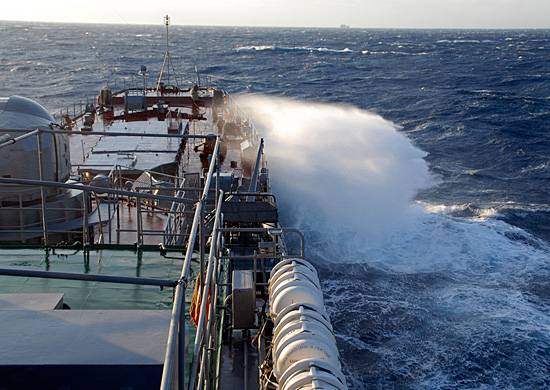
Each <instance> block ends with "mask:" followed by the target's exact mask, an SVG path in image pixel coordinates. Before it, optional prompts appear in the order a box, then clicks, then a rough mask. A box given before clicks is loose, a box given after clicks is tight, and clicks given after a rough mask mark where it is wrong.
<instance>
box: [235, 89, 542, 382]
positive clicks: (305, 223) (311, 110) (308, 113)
mask: <svg viewBox="0 0 550 390" xmlns="http://www.w3.org/2000/svg"><path fill="white" fill-rule="evenodd" d="M241 103H242V104H243V105H244V106H245V107H246V108H247V109H248V110H249V112H252V114H253V116H254V117H255V120H256V122H257V123H258V124H259V125H260V127H261V130H263V132H264V133H265V134H266V135H267V138H268V139H269V142H268V143H267V145H266V149H267V151H266V153H267V156H269V166H270V168H271V170H272V171H273V175H272V178H273V186H274V187H275V192H276V193H277V194H279V196H280V197H281V196H282V198H283V199H282V202H283V203H284V205H283V207H282V208H281V209H282V210H291V211H290V212H288V214H287V215H283V219H285V220H286V222H287V223H292V224H295V225H298V226H299V227H301V228H302V229H303V230H304V231H305V232H306V239H307V250H308V257H309V258H310V259H312V260H314V261H315V262H316V264H317V265H318V267H319V269H320V272H321V277H322V280H323V289H324V292H325V297H326V303H327V305H328V308H329V311H330V313H331V317H332V321H333V324H334V328H335V331H336V333H337V339H338V343H339V348H340V350H341V351H342V357H343V359H344V367H345V370H346V373H347V376H348V380H349V383H350V385H351V386H352V388H361V389H362V388H373V387H375V388H393V387H395V386H397V387H403V388H418V389H422V388H451V389H454V388H460V387H461V386H463V387H472V386H473V387H477V386H479V384H485V385H487V386H488V387H490V388H493V387H494V388H506V387H510V386H511V387H513V388H545V387H547V386H549V385H550V381H549V380H548V378H547V377H546V376H545V375H544V372H547V370H548V368H549V367H550V362H549V358H548V357H549V345H550V336H549V334H550V314H549V312H548V310H547V307H548V306H547V305H548V304H550V293H549V291H550V247H549V245H548V244H547V243H546V242H544V241H542V240H540V239H537V238H535V237H534V236H532V235H531V234H529V233H527V232H526V231H524V230H522V229H520V228H518V227H515V226H512V225H510V224H508V223H506V222H504V221H501V220H498V219H495V216H497V214H498V210H497V208H491V207H488V208H477V207H475V206H472V205H468V204H464V205H455V206H444V205H435V204H430V203H422V202H415V201H414V198H415V196H416V194H417V192H418V191H419V190H421V189H423V188H426V187H428V186H430V185H432V184H434V183H435V181H434V180H433V179H432V177H431V175H430V172H429V168H428V165H427V163H426V162H425V161H424V159H423V158H424V157H425V156H426V154H425V153H424V152H422V151H421V150H419V149H417V148H416V147H414V146H413V145H412V144H411V142H410V141H409V140H408V139H407V138H406V137H405V136H403V135H402V134H401V133H400V132H399V131H398V128H397V127H396V126H395V125H393V124H392V123H390V122H388V121H385V120H384V119H382V118H381V117H379V116H377V115H375V114H372V113H369V112H366V111H362V110H359V109H357V108H354V107H348V106H338V105H325V104H309V103H304V102H298V101H292V100H286V99H278V98H276V99H273V98H265V97H250V96H248V97H243V98H241ZM359 355H360V356H362V358H361V359H356V358H355V357H356V356H359Z"/></svg>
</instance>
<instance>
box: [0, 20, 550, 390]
mask: <svg viewBox="0 0 550 390" xmlns="http://www.w3.org/2000/svg"><path fill="white" fill-rule="evenodd" d="M170 31H171V32H170V34H171V42H172V46H171V53H172V58H173V60H174V65H175V67H176V68H177V71H179V72H182V74H183V75H184V77H183V78H182V82H183V81H184V80H185V81H189V80H194V79H195V77H196V74H195V69H197V70H198V71H199V72H200V74H202V75H203V76H202V79H203V80H205V79H206V76H205V75H210V76H211V79H212V80H213V84H216V85H218V86H221V87H223V88H225V89H226V90H228V91H230V92H232V93H235V94H242V95H244V97H242V98H241V99H242V100H243V102H244V105H245V106H247V107H248V108H249V109H250V111H251V115H252V116H254V117H258V121H259V122H260V123H259V126H258V127H259V128H260V130H262V128H264V132H265V135H266V153H267V154H266V155H267V157H268V159H269V162H270V166H271V165H273V170H272V176H273V186H274V190H275V192H276V193H277V195H278V196H279V197H280V198H281V202H282V204H284V205H285V210H287V211H286V212H284V213H283V218H284V222H285V224H287V225H294V226H299V227H301V228H303V229H304V230H305V231H306V236H307V245H308V246H307V253H308V257H309V258H310V259H311V260H312V261H314V262H315V264H316V266H317V267H318V269H319V270H320V276H321V279H322V280H323V282H322V283H323V288H324V293H325V300H326V303H327V306H328V308H329V311H330V314H331V317H332V322H333V325H334V328H335V333H336V337H337V341H338V346H339V349H340V352H341V355H342V360H343V365H344V370H345V374H346V376H347V380H348V385H349V386H350V388H354V389H363V388H383V389H385V388H389V389H394V388H407V389H408V388H412V389H428V388H429V389H463V388H467V389H470V388H483V389H493V388H494V389H508V388H510V389H512V388H513V389H516V388H517V389H544V388H550V61H549V58H550V31H545V30H525V31H521V30H512V31H503V30H500V31H491V30H476V31H466V30H372V29H271V28H244V27H239V28H230V27H226V28H213V27H212V28H211V27H179V26H173V27H172V28H171V30H170ZM163 40H164V29H163V26H158V27H157V26H129V25H120V26H114V25H63V24H44V23H27V22H0V54H1V55H0V81H1V83H2V91H1V93H0V95H2V96H10V95H14V94H17V95H22V96H26V97H29V98H33V99H36V100H37V101H38V102H40V103H41V104H42V105H44V106H45V107H46V108H48V109H49V110H51V111H52V112H54V111H58V110H59V109H60V108H62V107H64V106H66V105H69V104H73V103H74V102H75V101H77V102H78V101H85V100H86V98H90V97H93V96H95V95H96V94H97V92H98V91H99V89H100V88H101V87H103V86H104V85H105V84H106V83H109V85H112V86H114V85H115V83H116V85H118V86H122V85H124V84H125V83H128V82H129V81H130V79H136V80H138V75H137V73H138V71H139V69H140V66H141V65H146V66H147V68H148V69H149V72H150V77H151V79H154V77H156V72H158V70H159V68H160V65H161V61H162V55H163V53H164V41H163ZM266 118H268V119H269V120H267V119H266ZM271 141H273V142H272V146H271V149H270V142H271ZM298 157H299V158H298Z"/></svg>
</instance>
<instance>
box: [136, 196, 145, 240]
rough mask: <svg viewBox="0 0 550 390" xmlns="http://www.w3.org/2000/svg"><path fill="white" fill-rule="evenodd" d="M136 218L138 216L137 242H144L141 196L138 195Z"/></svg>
mask: <svg viewBox="0 0 550 390" xmlns="http://www.w3.org/2000/svg"><path fill="white" fill-rule="evenodd" d="M136 203H137V207H136V218H137V243H138V245H141V244H142V240H143V236H142V232H141V198H139V197H137V196H136Z"/></svg>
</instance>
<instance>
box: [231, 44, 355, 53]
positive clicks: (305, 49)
mask: <svg viewBox="0 0 550 390" xmlns="http://www.w3.org/2000/svg"><path fill="white" fill-rule="evenodd" d="M235 51H281V52H285V51H303V52H320V53H323V52H326V53H353V52H354V51H353V50H352V49H350V48H348V47H346V48H344V49H330V48H327V47H308V46H275V45H259V46H241V47H237V48H236V49H235Z"/></svg>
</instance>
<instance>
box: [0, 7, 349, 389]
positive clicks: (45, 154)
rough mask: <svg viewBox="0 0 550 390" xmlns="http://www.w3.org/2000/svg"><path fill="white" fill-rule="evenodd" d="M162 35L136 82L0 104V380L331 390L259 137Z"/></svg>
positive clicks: (333, 362) (326, 358)
mask: <svg viewBox="0 0 550 390" xmlns="http://www.w3.org/2000/svg"><path fill="white" fill-rule="evenodd" d="M165 26H166V51H165V55H164V59H163V62H162V66H161V67H160V72H159V73H158V77H155V78H153V79H152V80H149V71H148V69H147V68H146V67H144V66H142V67H141V69H140V70H139V73H138V74H139V78H138V79H139V82H136V83H135V84H133V85H123V86H120V85H119V86H118V87H117V86H116V85H105V87H104V88H103V89H102V90H101V91H100V93H99V94H98V96H97V97H96V98H94V99H92V100H89V101H88V102H86V103H79V104H74V105H73V106H71V107H69V108H66V109H64V110H61V111H60V112H59V113H57V114H55V115H51V114H50V113H49V112H48V111H47V110H46V109H44V108H43V107H42V106H41V105H40V104H39V103H37V102H35V101H33V100H30V99H27V98H24V97H20V96H11V97H8V98H1V99H0V324H1V325H0V330H1V332H0V345H1V346H2V348H1V352H0V388H1V389H38V388H40V389H154V388H160V389H190V390H192V389H346V388H347V386H346V381H345V377H344V375H343V373H342V372H343V370H342V367H341V363H340V359H339V354H338V349H337V346H336V341H335V337H334V334H333V329H332V326H331V322H330V318H329V316H328V314H327V311H326V308H325V306H324V303H323V294H322V291H321V285H320V281H319V278H318V275H317V272H316V269H315V267H314V266H313V265H312V264H311V263H310V262H308V261H307V259H306V248H307V245H306V243H305V240H304V235H303V234H302V233H301V232H300V231H299V230H297V229H293V228H288V227H284V226H282V224H281V222H280V219H279V209H278V205H277V198H276V195H275V194H274V193H273V192H272V189H271V184H270V173H269V168H268V165H267V158H266V153H265V150H264V149H265V146H264V145H265V144H264V140H263V139H262V138H261V137H260V135H259V133H258V131H257V130H256V128H255V127H254V124H253V123H252V121H251V120H249V119H248V117H247V115H246V113H244V112H242V111H241V110H240V109H239V107H238V104H237V103H236V102H235V100H234V99H233V98H232V97H231V95H229V94H228V92H227V91H225V90H223V89H220V88H216V87H215V86H212V85H210V82H208V78H207V77H199V76H197V80H196V81H195V82H194V83H192V84H191V85H184V84H183V83H182V82H181V81H180V79H179V78H178V75H177V73H176V71H175V69H174V66H173V63H172V59H171V57H170V50H169V49H170V45H169V35H168V32H169V18H168V17H166V18H165ZM266 141H267V140H266Z"/></svg>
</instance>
